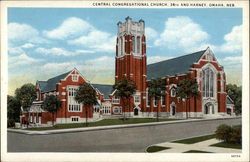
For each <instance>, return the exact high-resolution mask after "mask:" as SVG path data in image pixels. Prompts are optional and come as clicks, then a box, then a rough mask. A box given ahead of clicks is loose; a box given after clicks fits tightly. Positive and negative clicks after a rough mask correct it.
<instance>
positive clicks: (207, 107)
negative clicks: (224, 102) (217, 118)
mask: <svg viewBox="0 0 250 162" xmlns="http://www.w3.org/2000/svg"><path fill="white" fill-rule="evenodd" d="M205 114H207V115H208V114H214V105H213V104H212V103H210V102H209V103H207V104H206V105H205Z"/></svg>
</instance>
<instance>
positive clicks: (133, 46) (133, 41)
mask: <svg viewBox="0 0 250 162" xmlns="http://www.w3.org/2000/svg"><path fill="white" fill-rule="evenodd" d="M132 44H133V45H132V51H133V53H135V48H136V45H135V37H134V36H133V37H132Z"/></svg>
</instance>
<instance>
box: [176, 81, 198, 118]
mask: <svg viewBox="0 0 250 162" xmlns="http://www.w3.org/2000/svg"><path fill="white" fill-rule="evenodd" d="M176 92H177V93H176V95H177V97H180V98H181V99H185V100H186V118H188V110H187V102H189V111H190V98H191V97H198V95H199V91H198V84H197V82H196V80H194V79H188V78H187V79H183V80H181V81H180V82H179V83H178V84H177V89H176Z"/></svg>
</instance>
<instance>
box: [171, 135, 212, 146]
mask: <svg viewBox="0 0 250 162" xmlns="http://www.w3.org/2000/svg"><path fill="white" fill-rule="evenodd" d="M213 138H215V134H212V135H207V136H201V137H194V138H187V139H183V140H178V141H173V142H174V143H184V144H193V143H197V142H202V141H206V140H209V139H213Z"/></svg>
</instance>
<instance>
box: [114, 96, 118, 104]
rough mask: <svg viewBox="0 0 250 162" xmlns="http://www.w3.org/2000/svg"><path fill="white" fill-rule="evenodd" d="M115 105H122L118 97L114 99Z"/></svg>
mask: <svg viewBox="0 0 250 162" xmlns="http://www.w3.org/2000/svg"><path fill="white" fill-rule="evenodd" d="M113 103H114V104H119V103H120V98H119V97H118V96H115V97H114V99H113Z"/></svg>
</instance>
